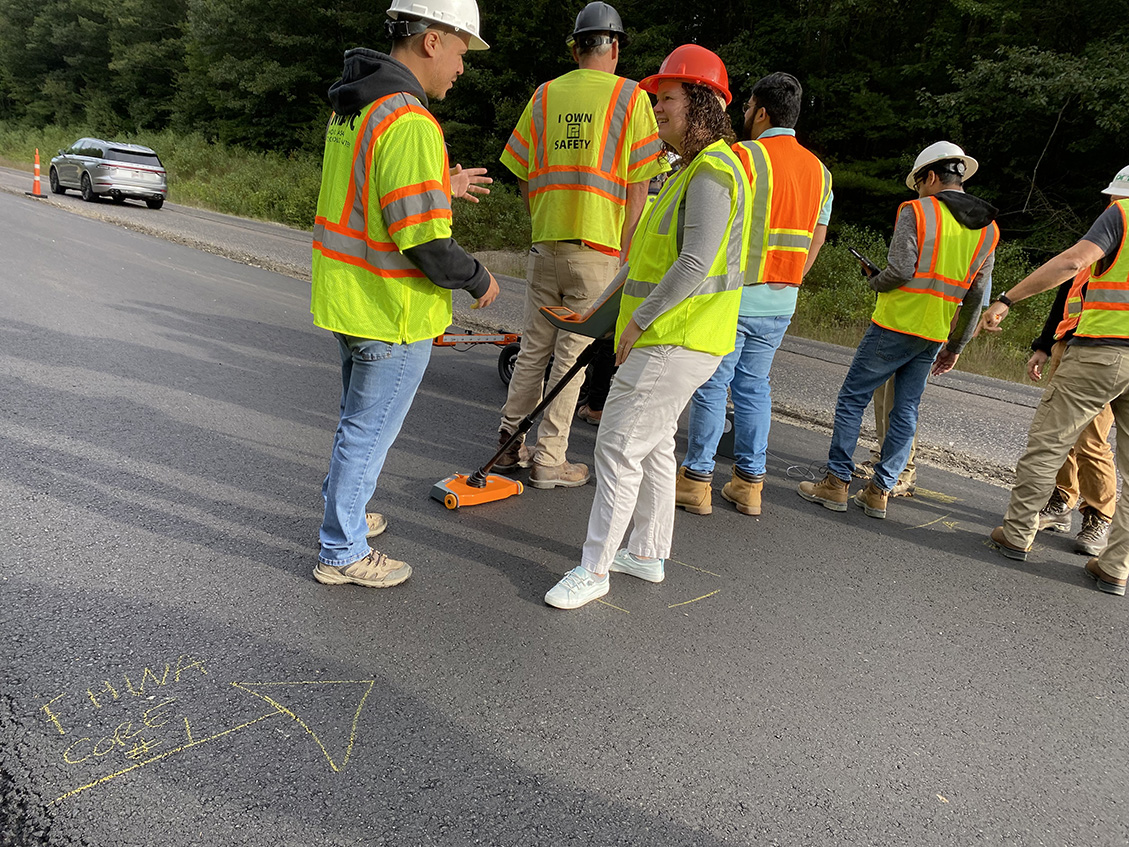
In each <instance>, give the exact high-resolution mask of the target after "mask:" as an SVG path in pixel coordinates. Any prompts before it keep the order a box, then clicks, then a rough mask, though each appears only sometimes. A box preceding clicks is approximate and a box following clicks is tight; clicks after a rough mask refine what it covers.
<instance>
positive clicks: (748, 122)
mask: <svg viewBox="0 0 1129 847" xmlns="http://www.w3.org/2000/svg"><path fill="white" fill-rule="evenodd" d="M737 140H738V141H752V140H754V139H753V121H752V119H751V118H749V119H746V118H744V117H742V119H741V131H740V132H739V133H737Z"/></svg>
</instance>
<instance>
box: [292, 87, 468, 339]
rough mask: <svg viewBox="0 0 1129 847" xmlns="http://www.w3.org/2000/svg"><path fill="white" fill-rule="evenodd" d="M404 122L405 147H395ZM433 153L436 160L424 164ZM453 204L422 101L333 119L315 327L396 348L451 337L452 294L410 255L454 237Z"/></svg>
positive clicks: (406, 99) (438, 133)
mask: <svg viewBox="0 0 1129 847" xmlns="http://www.w3.org/2000/svg"><path fill="white" fill-rule="evenodd" d="M403 122H406V123H403ZM394 125H395V126H396V128H397V133H396V135H397V137H398V138H399V139H400V141H399V143H398V144H392V143H390V142H388V141H387V139H388V137H389V135H390V133H391V131H392V128H393V126H394ZM401 148H402V149H401ZM428 156H430V157H432V158H433V159H434V161H422V160H421V157H428ZM420 173H426V174H427V175H428V177H429V178H426V179H423V180H420V179H419V177H418V175H419V174H420ZM374 191H375V192H377V193H379V194H380V196H372V192H374ZM450 198H451V181H450V173H449V166H448V162H447V153H446V150H445V148H444V146H443V132H442V130H441V129H440V127H439V124H438V123H437V122H436V121H435V118H434V117H432V115H431V113H430V112H428V111H427V109H425V108H424V107H423V105H422V104H421V103H420V102H419V100H417V99H416V98H415V97H413V96H411V95H410V94H406V93H398V94H392V95H389V96H387V97H383V98H381V99H380V100H377V101H376V102H374V103H372V104H370V105H369V106H367V107H366V108H365V109H364V110H363V111H362V112H361V113H360V114H356V115H341V116H339V115H336V114H335V115H333V117H332V118H330V122H329V126H328V128H327V132H326V147H325V156H324V159H323V163H322V184H321V192H320V193H319V195H318V208H317V216H316V218H315V219H314V234H313V268H312V270H313V285H312V296H311V306H310V311H311V312H312V313H313V315H314V323H315V324H317V325H318V326H320V327H323V328H324V329H328V330H331V331H333V332H341V333H345V334H347V335H355V336H359V337H361V338H375V339H378V340H381V341H388V342H390V343H394V344H395V343H412V342H415V341H421V340H423V339H425V338H433V337H434V336H436V335H439V334H440V333H442V332H443V331H444V330H445V329H446V328H447V327H448V326H449V325H450V323H451V292H450V291H449V290H447V289H445V288H440V287H439V286H437V285H435V284H434V283H432V282H431V280H429V279H427V277H425V276H424V275H423V272H422V271H420V270H419V268H417V267H416V266H415V265H414V264H413V263H412V262H411V260H409V259H408V258H407V257H406V256H404V254H403V253H402V252H401V249H408V248H410V247H414V246H418V245H419V244H423V243H426V242H428V241H432V240H436V239H439V238H449V237H450V235H451V199H450Z"/></svg>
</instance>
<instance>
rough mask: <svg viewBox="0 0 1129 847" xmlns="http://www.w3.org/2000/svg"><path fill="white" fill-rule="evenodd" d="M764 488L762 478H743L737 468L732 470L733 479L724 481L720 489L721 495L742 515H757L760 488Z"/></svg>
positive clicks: (759, 506)
mask: <svg viewBox="0 0 1129 847" xmlns="http://www.w3.org/2000/svg"><path fill="white" fill-rule="evenodd" d="M762 488H764V478H763V477H762V478H761V479H758V480H756V481H755V482H754V481H753V480H750V479H745V478H744V477H743V476H741V475H740V474H739V473H737V469H736V468H734V470H733V479H731V480H729V482H727V483H725V486H724V487H723V488H722V489H721V496H722V497H724V498H725V499H726V500H728V501H729V502H730V503H732V504H733V505H734V506H736V507H737V511H738V512H740V513H741V514H742V515H759V514H760V513H761V489H762Z"/></svg>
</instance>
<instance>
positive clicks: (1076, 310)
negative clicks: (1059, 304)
mask: <svg viewBox="0 0 1129 847" xmlns="http://www.w3.org/2000/svg"><path fill="white" fill-rule="evenodd" d="M1089 281H1090V269H1089V268H1082V270H1080V271H1078V273H1077V274H1075V276H1074V281H1073V282H1072V283H1071V284H1070V291H1068V292H1067V294H1066V305H1065V306H1063V308H1062V320H1060V321H1059V322H1058V326H1057V327H1055V341H1060V340H1062V338H1063V336H1065V335H1066V334H1067V333H1068V332H1072V331H1073V330H1075V329H1077V327H1078V319H1079V318H1080V317H1081V316H1082V289H1083V288H1085V287H1086V283H1088V282H1089Z"/></svg>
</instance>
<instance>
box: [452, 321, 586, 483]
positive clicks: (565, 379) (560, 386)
mask: <svg viewBox="0 0 1129 847" xmlns="http://www.w3.org/2000/svg"><path fill="white" fill-rule="evenodd" d="M595 355H596V345H595V343H592V344H589V345H588V346H587V347H585V348H584V349H583V350H582V351H581V352H580V355H579V356H577V357H576V363H575V364H574V365H573V366H572V367H571V368H569V369H568V370H567V371H565V375H564V376H562V377H561V378H560V380H559V381H558V382H557V384H556V385H554V386H553V387H552V388H551V389H550V390H549V393H548V394H546V395H545V396H544V397H543V398H542V399H541V402H540V403H538V404H537V405H536V406H535V407H534V409H533V411H532V412H530V413H529V414H528V415H526V416H525V417H524V418H522V419H521V423H519V424H518V425H517V429H515V430H514V432H513V435H511V436H510V437H509V438H508V439H506V443H505V444H503V445H502V446H501V447H499V448H498V452H497V453H495V454H494V456H493V458H492V459H490V461H489V462H487V463H486V464H485V465H483V466H482V467H481V468H479V469H478V470H476V471H475V472H474V473H472V474H471V475H470V476H469V477H467V485H469V486H472V487H473V488H485V487H486V475H487V474H489V473H490V469H491V468H492V467H494V463H495V462H497V461H498V460H499V459H500V458H502V454H503V453H505V452H506V451H507V450H509V449H510V445H512V444H513V443H514V442H515V441H517V440H518V439H519V438H521V437H522V436H523V435H525V434H526V433H527V432H529V430H531V429H532V428H533V423H534V421H536V420H537V417H538V416H539V415H540V414H541V413H542V412H543V411H545V408H546V407H547V406H548V405H549V404H550V403H552V402H553V401H554V400H555V399H556V397H557V395H558V394H560V393H561V391H563V390H564V387H565V386H566V385H568V384H569V383H570V382H572V379H573V377H575V376H576V375H577V374H578V373H580V372H581V371H582V370H584V368H586V367H588V363H589V362H591V361H592V357H593V356H595Z"/></svg>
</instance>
